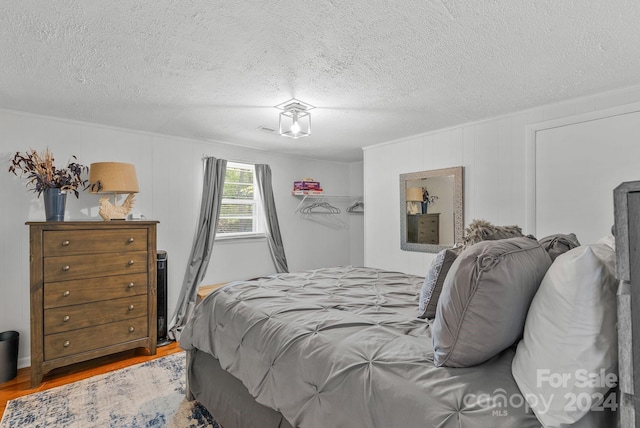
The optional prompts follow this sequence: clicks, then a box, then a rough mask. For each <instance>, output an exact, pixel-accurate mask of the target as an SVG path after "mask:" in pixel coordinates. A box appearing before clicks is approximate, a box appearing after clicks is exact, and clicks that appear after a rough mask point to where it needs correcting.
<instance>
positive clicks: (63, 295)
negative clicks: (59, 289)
mask: <svg viewBox="0 0 640 428" xmlns="http://www.w3.org/2000/svg"><path fill="white" fill-rule="evenodd" d="M69 294H71V291H69V290H67V291H65V292H64V293H62V297H67V296H69Z"/></svg>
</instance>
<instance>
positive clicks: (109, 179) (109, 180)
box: [89, 162, 140, 194]
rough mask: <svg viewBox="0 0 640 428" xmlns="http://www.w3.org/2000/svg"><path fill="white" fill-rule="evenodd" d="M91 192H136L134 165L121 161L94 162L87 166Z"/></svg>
mask: <svg viewBox="0 0 640 428" xmlns="http://www.w3.org/2000/svg"><path fill="white" fill-rule="evenodd" d="M89 183H90V191H91V193H114V194H117V193H138V192H139V191H140V189H139V187H138V178H137V177H136V167H135V166H134V165H133V164H130V163H122V162H96V163H92V164H91V166H90V167H89Z"/></svg>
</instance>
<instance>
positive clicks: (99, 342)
mask: <svg viewBox="0 0 640 428" xmlns="http://www.w3.org/2000/svg"><path fill="white" fill-rule="evenodd" d="M147 327H148V325H147V318H146V317H140V318H133V319H130V320H125V321H118V322H114V323H112V324H103V325H99V326H97V327H88V328H82V329H80V330H73V331H70V332H64V333H57V334H50V335H48V336H45V337H44V358H45V360H52V359H54V358H60V357H66V356H68V355H74V354H78V353H81V352H86V351H91V350H94V349H100V348H104V347H106V346H110V345H115V344H120V343H124V342H127V341H130V340H136V339H142V338H144V337H147V335H148V333H147Z"/></svg>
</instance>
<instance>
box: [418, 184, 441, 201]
mask: <svg viewBox="0 0 640 428" xmlns="http://www.w3.org/2000/svg"><path fill="white" fill-rule="evenodd" d="M437 199H440V198H438V197H437V196H435V195H434V196H429V191H428V190H427V188H426V187H423V188H422V200H423V201H424V202H428V203H430V204H432V203H434V202H435V201H436V200H437Z"/></svg>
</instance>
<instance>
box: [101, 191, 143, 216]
mask: <svg viewBox="0 0 640 428" xmlns="http://www.w3.org/2000/svg"><path fill="white" fill-rule="evenodd" d="M134 198H135V194H134V193H129V195H128V196H127V198H126V199H125V200H124V202H123V203H122V205H121V206H118V205H117V203H118V201H117V199H116V196H115V195H114V198H113V202H114V203H113V204H112V203H111V202H109V197H108V196H103V197H102V198H100V200H99V201H100V210H99V211H98V214H100V217H102V218H103V219H104V220H105V221H110V220H126V219H127V214H129V212H130V211H131V209H132V208H133V204H134V202H135V199H134Z"/></svg>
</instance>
